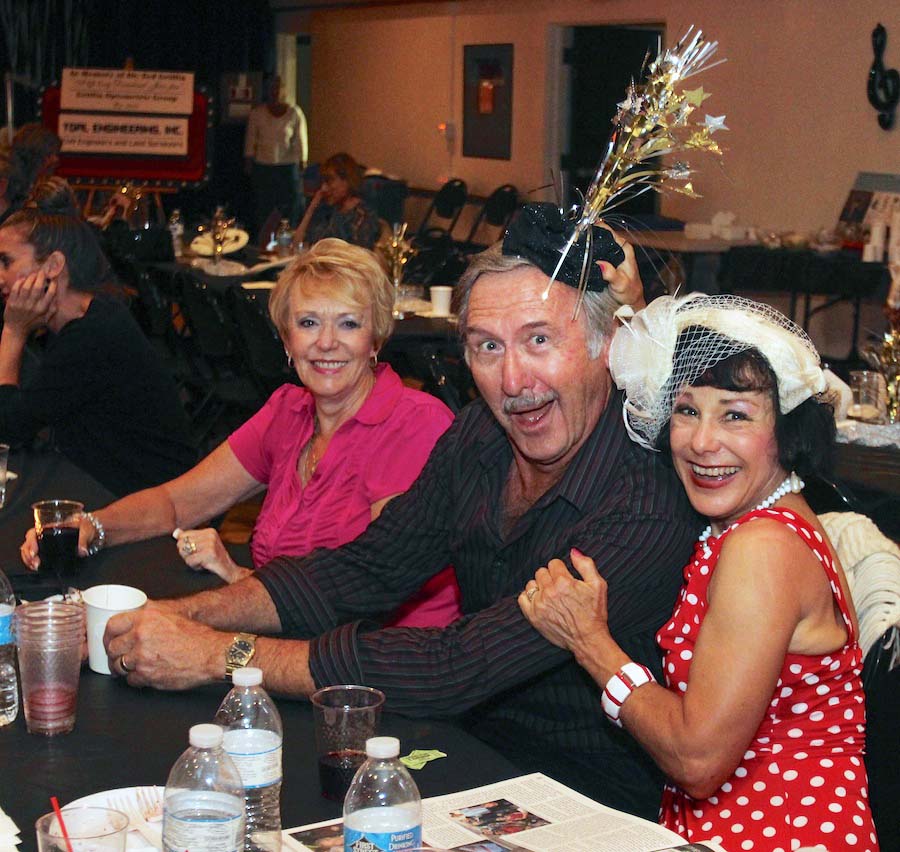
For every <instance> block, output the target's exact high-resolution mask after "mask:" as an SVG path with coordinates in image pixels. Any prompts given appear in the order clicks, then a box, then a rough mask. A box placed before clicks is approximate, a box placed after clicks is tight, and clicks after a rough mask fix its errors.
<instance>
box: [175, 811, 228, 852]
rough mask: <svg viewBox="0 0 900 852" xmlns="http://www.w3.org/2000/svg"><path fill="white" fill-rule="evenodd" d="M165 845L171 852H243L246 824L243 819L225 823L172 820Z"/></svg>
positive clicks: (218, 821)
mask: <svg viewBox="0 0 900 852" xmlns="http://www.w3.org/2000/svg"><path fill="white" fill-rule="evenodd" d="M163 841H164V845H165V847H166V849H167V850H168V852H188V850H189V852H241V850H242V849H243V848H244V821H243V820H242V819H241V818H240V816H236V817H230V818H228V819H221V820H196V819H180V818H179V817H177V816H170V817H168V818H167V819H166V830H165V837H164V838H163Z"/></svg>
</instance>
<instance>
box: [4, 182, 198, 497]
mask: <svg viewBox="0 0 900 852" xmlns="http://www.w3.org/2000/svg"><path fill="white" fill-rule="evenodd" d="M45 189H46V190H47V191H46V192H45V191H44V190H45ZM58 190H59V186H47V187H39V188H38V192H37V193H36V194H37V195H38V196H39V197H41V198H43V201H42V202H41V204H42V206H41V207H31V206H26V207H23V208H22V209H21V210H19V211H18V212H16V213H14V214H13V215H12V216H10V217H9V218H8V219H7V220H6V221H5V222H4V223H3V225H2V226H0V296H2V298H3V302H4V304H5V307H4V314H3V333H2V336H0V441H3V442H5V443H21V442H25V441H29V440H31V439H32V438H33V437H34V436H35V435H36V434H37V432H39V431H40V430H41V429H43V428H45V427H47V426H50V427H52V429H53V441H54V443H55V445H56V446H57V447H58V448H59V450H60V451H61V452H62V453H63V454H64V455H66V456H67V457H68V458H69V459H70V460H71V461H72V462H73V463H74V464H76V465H78V466H79V467H80V468H82V469H83V470H84V471H86V472H87V473H89V474H90V475H91V476H93V477H94V478H95V479H97V480H99V481H100V482H101V483H102V484H103V485H104V486H106V487H107V488H108V489H109V490H110V491H112V492H113V493H115V494H117V495H118V494H127V493H130V492H132V491H135V490H137V489H139V488H146V487H148V486H151V485H157V484H159V483H161V482H165V481H167V480H169V479H171V478H172V477H174V476H177V475H179V474H180V473H183V472H184V471H185V470H187V469H188V468H189V467H190V466H191V465H192V464H193V463H194V461H195V459H196V450H195V447H194V445H193V442H192V441H191V438H190V435H189V430H188V423H187V418H186V416H185V413H184V410H183V408H182V405H181V402H180V401H179V399H178V394H177V391H176V389H175V384H174V381H173V380H172V377H171V376H170V375H169V374H168V373H167V372H166V370H165V368H164V366H163V364H162V363H161V361H160V360H159V358H158V356H157V355H156V353H155V352H154V351H153V349H152V347H151V346H150V344H149V343H148V342H147V340H146V338H145V337H144V336H143V334H142V333H141V331H140V329H139V328H138V326H137V324H136V323H135V321H134V320H133V319H132V317H131V314H130V313H129V311H128V309H127V308H126V307H125V305H123V304H121V303H120V302H118V301H116V300H115V299H113V298H111V297H110V296H109V295H107V294H106V293H105V292H103V291H104V290H107V289H112V288H111V286H110V284H111V282H110V277H111V274H110V270H109V265H108V264H107V261H106V258H105V257H104V255H103V252H102V251H101V249H100V246H99V244H98V243H97V239H96V237H95V236H94V233H93V231H92V229H91V227H90V226H89V225H87V224H86V223H85V222H83V221H82V220H81V219H79V218H78V217H77V216H74V215H72V213H71V209H70V207H69V202H68V200H67V199H68V198H69V196H68V195H67V194H66V193H65V192H59V191H58ZM39 329H46V331H47V344H46V347H45V350H44V352H43V356H42V358H41V361H40V365H39V366H38V368H37V370H36V371H34V374H33V375H30V376H29V377H28V380H27V381H25V382H21V383H20V379H21V371H22V358H23V354H24V352H25V344H26V342H27V340H28V338H29V336H30V335H31V334H32V332H35V331H37V330H39Z"/></svg>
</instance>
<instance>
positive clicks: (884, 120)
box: [866, 24, 900, 130]
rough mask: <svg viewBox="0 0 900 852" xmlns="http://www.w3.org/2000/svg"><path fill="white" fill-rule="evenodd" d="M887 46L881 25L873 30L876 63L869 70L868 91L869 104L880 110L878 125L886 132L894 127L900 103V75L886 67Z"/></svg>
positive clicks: (884, 31)
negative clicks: (885, 54)
mask: <svg viewBox="0 0 900 852" xmlns="http://www.w3.org/2000/svg"><path fill="white" fill-rule="evenodd" d="M886 45H887V30H885V28H884V27H883V26H882V25H881V24H879V25H878V26H877V27H875V29H874V30H872V50H873V51H874V52H875V61H874V62H873V63H872V67H871V68H870V69H869V84H868V86H867V87H866V91H867V93H868V95H869V103H870V104H872V106H873V107H875V109H877V110H878V124H879V125H880V126H881V128H882V129H884V130H890V129H891V128H892V127H893V126H894V110H896V109H897V102H898V101H900V73H898V72H897V69H896V68H891V69H890V70H888V69H886V68H885V67H884V48H885V46H886Z"/></svg>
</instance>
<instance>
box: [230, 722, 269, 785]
mask: <svg viewBox="0 0 900 852" xmlns="http://www.w3.org/2000/svg"><path fill="white" fill-rule="evenodd" d="M223 745H224V746H225V751H227V752H228V756H229V757H230V758H231V759H232V760H233V761H234V763H235V765H236V766H237V770H238V772H239V773H240V776H241V781H242V782H243V784H244V788H245V789H247V790H251V789H253V788H254V787H269V786H270V785H272V784H277V783H278V782H279V781H281V737H279V736H278V734H276V733H274V732H273V731H264V730H261V729H259V728H247V729H237V730H234V731H226V732H225V739H224V743H223Z"/></svg>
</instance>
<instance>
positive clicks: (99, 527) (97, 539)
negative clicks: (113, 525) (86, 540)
mask: <svg viewBox="0 0 900 852" xmlns="http://www.w3.org/2000/svg"><path fill="white" fill-rule="evenodd" d="M81 517H82V518H87V519H88V520H89V521H90V522H91V526H92V527H93V528H94V540H93V541H92V542H91V544H90V546H89V547H88V550H87V555H88V556H93V555H94V554H95V553H99V552H100V551H101V550H103V546H104V545H105V544H106V530H105V529H103V524H101V523H100V519H99V518H98V517H96V516H95V515H94V513H93V512H82V513H81Z"/></svg>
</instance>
